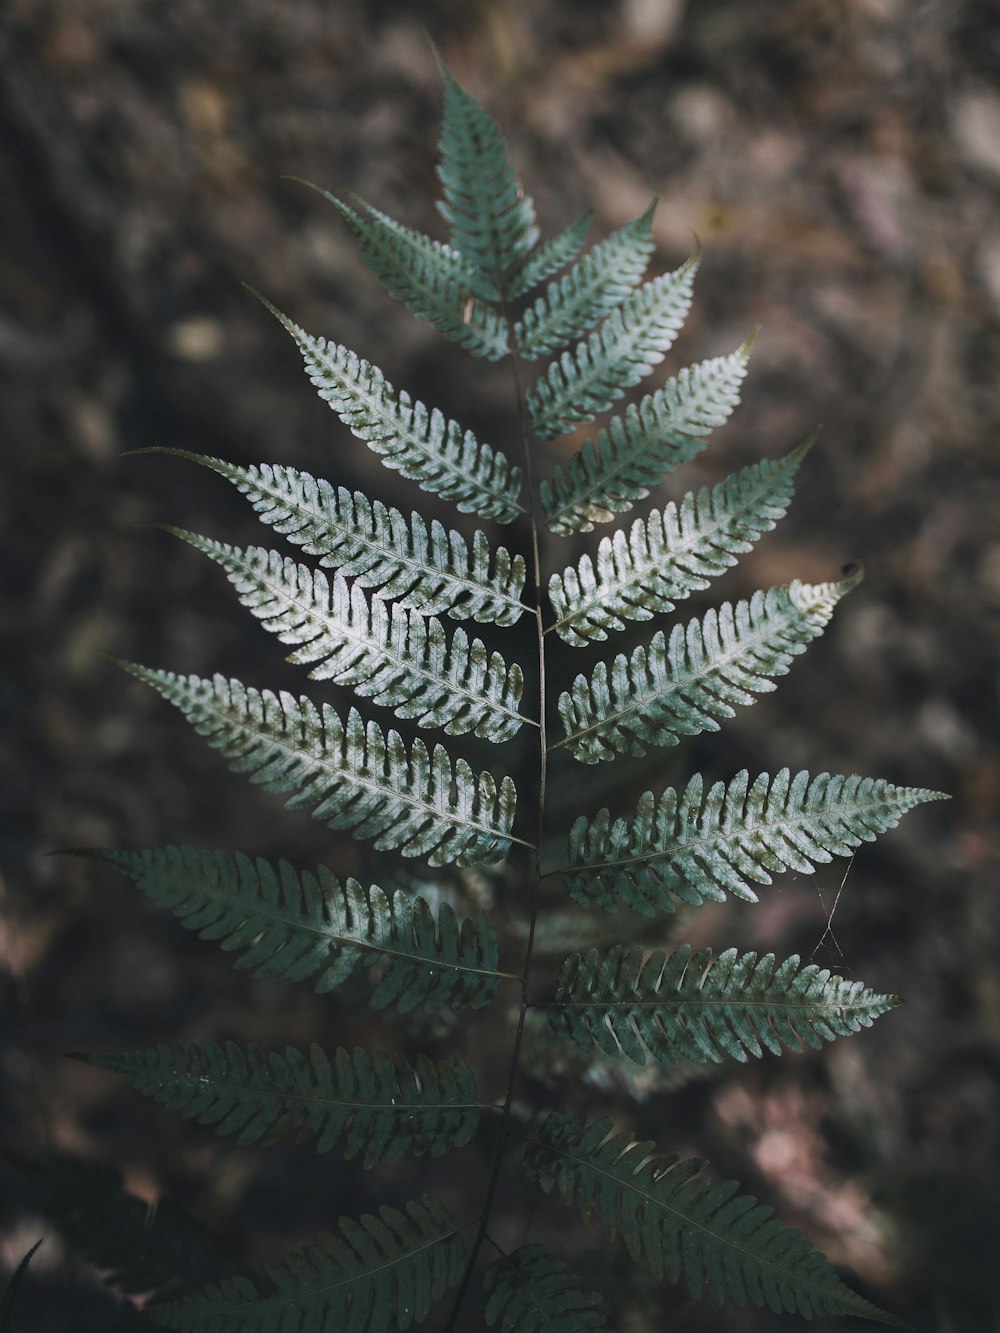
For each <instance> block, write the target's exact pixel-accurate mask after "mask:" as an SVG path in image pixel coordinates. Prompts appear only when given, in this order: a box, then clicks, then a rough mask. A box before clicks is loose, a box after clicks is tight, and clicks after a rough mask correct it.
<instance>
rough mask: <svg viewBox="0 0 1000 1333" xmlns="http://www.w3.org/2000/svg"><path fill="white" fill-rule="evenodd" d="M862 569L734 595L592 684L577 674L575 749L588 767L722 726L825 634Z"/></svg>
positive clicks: (570, 716) (572, 695) (571, 727)
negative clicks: (736, 598)
mask: <svg viewBox="0 0 1000 1333" xmlns="http://www.w3.org/2000/svg"><path fill="white" fill-rule="evenodd" d="M859 578H860V575H859V574H858V575H854V576H852V577H851V578H848V579H843V580H841V582H839V583H816V584H807V583H800V582H799V581H798V579H796V580H795V581H794V582H793V583H791V584H790V585H789V586H788V587H780V588H769V589H768V590H767V592H756V593H754V595H753V597H752V598H751V599H750V600H749V601H740V602H737V603H736V605H735V606H734V605H733V604H732V603H730V602H725V603H723V605H722V606H721V607H720V608H719V610H718V611H716V610H714V609H712V610H710V611H708V612H706V614H705V616H704V618H703V619H701V620H699V619H697V618H696V619H694V620H691V621H689V622H688V623H687V625H677V626H675V627H674V629H673V630H672V631H671V634H670V638H669V640H667V639H666V638H665V637H664V634H663V631H662V630H660V631H658V632H657V633H656V634H655V635H654V636H653V638H652V640H651V641H650V643H649V646H648V647H642V646H640V647H638V648H636V649H635V651H634V652H633V653H632V655H631V657H630V658H626V657H625V655H624V654H623V653H619V655H618V656H617V657H616V658H615V660H614V663H613V665H612V666H611V669H610V671H609V669H608V666H607V664H606V663H604V662H599V663H598V665H597V667H596V669H595V671H594V674H593V675H592V676H591V678H590V680H589V681H588V680H587V678H586V676H577V678H576V680H575V681H574V683H573V688H572V689H571V690H567V691H565V692H564V693H563V694H562V695H561V696H560V699H559V715H560V717H561V718H562V722H563V726H564V728H565V731H566V735H565V737H564V738H563V739H562V740H560V741H556V743H555V746H553V748H557V747H558V746H563V745H564V746H567V747H568V749H569V752H570V754H572V755H573V757H574V758H576V759H579V760H580V762H581V763H584V764H596V763H598V762H599V761H600V760H602V759H614V758H615V757H616V756H617V755H620V754H633V755H642V754H645V753H646V746H647V745H668V746H669V745H676V744H677V743H678V741H679V740H680V738H681V736H696V735H697V734H698V733H699V732H701V731H718V730H719V723H718V722H717V721H716V719H717V718H720V717H732V716H733V715H734V713H735V711H736V710H735V707H734V705H736V704H752V703H754V702H755V697H754V696H755V695H756V694H762V693H765V692H767V691H770V690H773V689H774V688H775V686H774V683H773V681H772V680H771V677H772V676H783V675H785V674H786V672H787V671H788V669H789V666H790V665H791V661H792V659H793V657H795V656H796V655H798V654H799V653H802V652H804V651H805V649H806V647H807V646H808V644H809V643H810V642H811V641H812V640H813V639H814V638H816V636H817V635H818V634H821V633H822V632H823V630H824V628H825V626H826V624H827V622H828V621H829V619H830V617H831V616H832V614H833V609H834V607H835V606H836V604H837V602H838V601H839V600H840V598H841V597H843V596H844V594H845V593H846V592H848V591H849V589H851V588H853V587H854V586H855V585H856V583H857V582H858V580H859Z"/></svg>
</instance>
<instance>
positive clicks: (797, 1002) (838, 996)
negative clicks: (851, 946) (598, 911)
mask: <svg viewBox="0 0 1000 1333" xmlns="http://www.w3.org/2000/svg"><path fill="white" fill-rule="evenodd" d="M800 961H801V960H800V959H799V957H798V955H797V954H792V955H791V957H790V958H786V959H785V961H784V962H783V963H781V964H780V965H779V966H778V967H777V968H776V967H775V959H774V954H770V953H768V954H763V955H761V956H760V957H759V958H758V955H757V954H756V953H745V954H739V953H737V951H736V950H735V949H727V950H726V952H725V953H722V954H720V955H719V956H718V958H715V959H713V956H712V950H711V949H702V950H701V952H700V953H697V954H694V955H693V956H692V949H691V946H690V944H682V945H681V947H680V948H679V949H676V950H675V951H674V952H673V953H672V954H670V955H669V956H668V955H667V954H666V953H664V951H663V950H662V949H656V950H654V952H653V953H651V954H650V955H649V957H648V958H647V959H646V961H645V963H644V962H643V956H642V949H640V948H637V947H632V948H626V947H624V946H623V945H616V946H615V947H614V948H613V949H611V950H609V951H608V953H606V954H601V953H599V952H598V951H597V949H590V950H588V952H587V953H585V954H580V953H575V954H571V955H570V956H569V957H568V958H567V959H566V960H565V961H564V963H563V965H562V968H561V970H560V973H559V981H558V984H557V989H556V998H555V1000H553V1001H552V1002H551V1004H550V1005H549V1006H548V1014H549V1022H550V1024H551V1025H552V1030H553V1031H554V1032H557V1033H559V1034H560V1035H561V1036H564V1037H569V1038H570V1039H571V1040H573V1041H575V1042H576V1043H577V1045H578V1046H580V1047H581V1048H582V1049H583V1050H584V1051H587V1052H590V1051H591V1050H592V1049H593V1046H594V1045H595V1044H596V1045H597V1046H599V1047H600V1048H601V1050H602V1051H604V1052H605V1054H607V1055H611V1056H616V1055H624V1056H626V1057H627V1058H628V1059H629V1060H632V1061H634V1062H635V1063H636V1064H637V1065H644V1064H645V1063H646V1061H647V1058H648V1057H649V1056H652V1058H653V1059H654V1060H656V1061H658V1063H660V1064H662V1065H667V1066H670V1065H675V1064H677V1063H679V1062H680V1061H682V1060H693V1061H696V1062H702V1063H714V1064H718V1063H720V1062H721V1061H722V1058H723V1056H725V1055H729V1056H732V1058H733V1059H734V1060H739V1061H741V1062H745V1061H746V1060H747V1058H748V1057H749V1056H751V1055H753V1056H757V1057H760V1056H762V1055H763V1054H764V1052H765V1050H768V1051H771V1052H772V1053H773V1054H774V1055H780V1054H781V1053H782V1049H783V1048H784V1047H786V1046H787V1047H788V1048H789V1049H791V1050H793V1051H801V1050H802V1049H803V1047H805V1046H810V1047H812V1048H813V1049H814V1050H818V1049H819V1048H820V1047H821V1046H822V1045H823V1042H824V1041H833V1040H834V1039H835V1038H836V1037H847V1036H850V1034H851V1033H854V1032H860V1031H861V1029H862V1028H867V1027H871V1025H872V1024H873V1023H874V1021H875V1019H876V1018H880V1017H881V1016H882V1014H885V1013H888V1011H889V1010H890V1009H894V1008H895V1007H896V1005H898V1004H901V1003H902V1001H901V1000H900V999H899V997H898V996H895V995H878V994H876V993H875V992H874V991H871V990H868V988H867V987H865V986H863V985H862V984H861V982H860V981H848V980H847V979H846V978H844V977H836V976H831V974H830V971H829V969H828V968H820V967H818V966H817V965H816V964H815V963H810V964H808V965H807V966H806V967H800Z"/></svg>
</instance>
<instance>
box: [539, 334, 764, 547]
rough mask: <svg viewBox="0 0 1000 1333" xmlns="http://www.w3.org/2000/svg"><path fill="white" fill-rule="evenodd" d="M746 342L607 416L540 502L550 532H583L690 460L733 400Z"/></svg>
mask: <svg viewBox="0 0 1000 1333" xmlns="http://www.w3.org/2000/svg"><path fill="white" fill-rule="evenodd" d="M752 346H753V338H749V339H748V340H747V341H746V342H745V343H744V344H743V346H742V347H740V348H739V349H738V350H737V351H735V352H733V353H732V354H731V355H729V356H720V357H715V358H713V359H712V360H711V361H701V362H699V363H698V364H697V365H695V366H688V367H687V368H686V369H684V370H682V371H681V372H680V374H679V375H677V376H676V377H674V378H673V379H669V380H667V382H666V384H665V385H664V386H663V388H662V389H657V390H656V392H655V393H651V394H647V395H646V397H645V398H643V399H641V400H640V402H639V403H638V404H634V403H633V404H630V405H629V407H628V408H626V410H625V414H624V416H618V417H613V418H612V419H611V421H610V422H609V424H608V427H607V429H606V430H605V429H602V430H600V431H598V433H597V442H596V443H594V442H593V441H591V440H586V441H585V442H584V444H583V445H582V447H581V448H580V450H579V452H578V453H575V454H574V455H573V457H572V458H571V459H570V460H569V462H568V463H567V464H566V470H565V472H564V471H563V469H562V468H561V467H557V468H556V469H555V471H554V472H553V474H552V479H551V481H543V482H542V484H541V486H540V487H539V497H540V499H541V502H542V508H543V510H544V511H545V522H546V524H547V526H548V527H549V529H550V531H552V532H555V533H558V534H565V533H569V532H590V531H591V529H592V528H593V527H594V524H595V523H607V522H608V521H609V520H610V519H612V518H613V517H614V516H615V514H623V513H625V512H627V511H628V510H629V509H631V508H632V506H633V505H634V504H635V502H636V500H642V499H645V497H646V496H647V495H648V494H649V492H650V490H651V489H652V487H654V486H658V485H659V483H660V482H661V481H663V480H664V478H665V477H667V476H669V475H670V473H671V472H673V471H674V469H675V468H677V467H679V466H680V465H681V463H686V462H688V461H689V460H690V459H692V458H694V457H695V456H696V455H697V454H699V453H701V451H702V450H703V449H704V448H705V446H706V445H707V443H708V439H707V436H708V434H709V432H710V431H712V430H713V429H714V428H715V427H716V426H721V425H723V424H724V423H725V422H726V421H728V420H729V418H730V416H731V415H732V413H733V412H734V410H735V409H736V406H737V404H738V403H739V400H740V385H741V384H742V383H743V380H744V379H745V378H746V373H747V364H748V362H749V359H750V351H751V349H752Z"/></svg>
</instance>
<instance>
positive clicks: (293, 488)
mask: <svg viewBox="0 0 1000 1333" xmlns="http://www.w3.org/2000/svg"><path fill="white" fill-rule="evenodd" d="M134 452H136V453H164V454H173V455H176V456H177V457H178V458H186V459H188V460H189V461H191V462H193V463H199V464H201V466H202V467H207V468H211V470H212V471H213V472H217V473H218V474H219V476H220V477H225V478H226V480H227V481H230V482H232V484H233V485H234V486H235V487H236V488H237V490H238V491H240V493H241V494H242V495H245V496H246V497H247V499H248V500H249V501H250V503H251V504H252V505H253V507H254V509H255V510H256V511H257V514H258V515H259V517H260V519H261V521H262V522H264V523H267V524H269V525H270V526H271V527H273V528H274V529H275V530H276V531H277V532H280V533H282V534H283V535H284V536H286V537H287V538H288V540H289V541H290V542H292V543H294V544H295V545H296V546H301V547H302V548H303V550H304V551H305V552H306V553H307V554H308V555H316V556H319V557H320V561H319V563H320V564H321V565H323V566H325V567H327V568H333V569H339V570H340V572H341V573H342V574H343V575H345V577H347V578H353V579H354V580H355V581H356V582H357V583H359V584H360V585H361V586H362V587H363V588H374V589H376V590H377V591H378V592H379V593H381V595H382V596H383V597H385V598H396V599H398V600H399V602H400V604H401V605H403V606H407V607H410V608H411V609H412V610H414V611H420V612H421V613H422V614H424V615H431V614H435V615H440V614H444V615H448V616H450V617H451V619H452V620H475V621H477V622H479V623H489V622H492V623H494V624H497V625H513V624H514V623H515V622H516V621H517V620H519V619H520V617H521V614H522V612H523V611H524V609H525V608H524V606H523V605H522V603H521V600H520V598H521V593H522V591H523V589H524V580H525V563H524V557H523V556H520V555H515V556H512V555H511V554H510V552H509V551H508V550H507V549H506V547H503V546H500V547H497V549H496V550H495V551H492V550H491V549H490V545H489V542H488V541H487V540H486V535H485V533H483V532H482V531H480V530H478V529H477V530H476V531H475V532H474V533H473V539H472V550H471V551H470V550H469V545H468V543H467V542H466V540H465V538H464V537H463V536H462V535H461V533H459V532H455V531H454V529H450V530H449V529H446V528H444V527H443V526H442V525H441V524H440V523H439V522H438V521H437V520H436V519H435V520H434V521H433V522H432V523H430V524H429V525H428V524H427V523H426V522H425V521H424V520H423V519H422V518H421V516H420V515H419V514H417V513H411V514H410V516H409V518H407V516H406V515H405V514H403V513H401V512H400V510H398V509H393V508H391V507H389V506H387V505H384V504H382V502H381V501H380V500H375V501H372V500H369V499H368V498H367V497H366V496H365V495H362V493H361V492H360V491H348V490H345V488H344V487H343V486H337V487H334V486H331V485H330V483H329V482H328V481H324V480H323V479H322V478H315V477H312V476H310V474H309V473H308V472H300V471H299V470H298V469H297V468H293V467H283V466H282V465H281V464H278V463H274V464H272V463H261V464H260V466H258V467H239V466H237V464H235V463H226V462H224V461H223V460H222V459H221V458H208V457H203V456H202V455H200V454H192V453H188V451H187V450H185V449H137V450H135V451H134Z"/></svg>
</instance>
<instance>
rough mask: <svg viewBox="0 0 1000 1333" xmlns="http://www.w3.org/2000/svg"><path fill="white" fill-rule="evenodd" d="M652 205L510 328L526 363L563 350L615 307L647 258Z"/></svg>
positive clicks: (553, 286)
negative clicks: (545, 354)
mask: <svg viewBox="0 0 1000 1333" xmlns="http://www.w3.org/2000/svg"><path fill="white" fill-rule="evenodd" d="M655 210H656V203H655V201H654V202H653V203H652V204H650V206H649V208H648V209H647V210H646V212H645V213H643V215H642V216H641V217H639V218H636V219H634V221H632V222H628V223H626V224H625V226H624V227H619V229H618V230H617V231H614V232H612V233H611V235H610V236H609V237H608V238H607V240H604V241H602V242H601V243H600V244H599V245H595V246H594V248H593V250H591V252H590V253H589V254H588V255H587V256H586V257H585V258H583V259H581V260H580V262H579V263H578V264H575V265H574V267H573V268H572V269H571V270H570V271H569V273H567V274H566V275H565V276H564V277H562V278H560V280H559V281H558V282H553V283H551V284H550V285H549V288H548V290H547V291H546V292H545V293H544V294H543V295H542V296H539V297H538V299H537V300H536V301H535V302H534V304H533V305H531V306H529V308H528V309H527V310H526V311H525V312H524V314H523V315H522V316H521V318H520V319H519V320H518V321H517V323H516V324H515V325H514V340H515V342H516V344H517V350H518V351H519V352H520V354H521V355H522V356H523V357H527V359H528V360H529V361H532V360H534V359H535V357H538V356H541V355H542V354H543V353H545V352H552V351H555V350H556V348H559V347H564V346H565V344H566V343H567V341H568V340H569V339H571V338H579V336H580V334H581V333H582V332H583V331H584V330H585V329H588V328H591V327H592V326H593V325H594V324H596V323H597V321H598V320H600V319H603V318H604V317H605V315H610V314H611V312H612V310H614V309H615V308H616V307H617V306H619V305H621V303H622V302H623V301H624V300H625V298H626V297H627V296H628V294H629V292H631V291H632V289H633V287H634V286H635V284H636V283H637V282H638V281H639V280H640V278H641V277H642V275H643V273H644V272H645V271H646V265H647V264H648V263H649V256H650V255H651V254H652V253H653V213H654V212H655Z"/></svg>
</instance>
